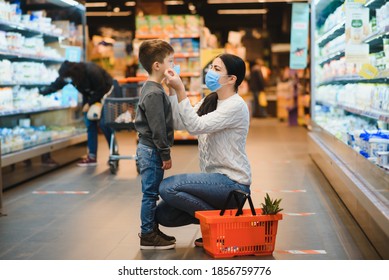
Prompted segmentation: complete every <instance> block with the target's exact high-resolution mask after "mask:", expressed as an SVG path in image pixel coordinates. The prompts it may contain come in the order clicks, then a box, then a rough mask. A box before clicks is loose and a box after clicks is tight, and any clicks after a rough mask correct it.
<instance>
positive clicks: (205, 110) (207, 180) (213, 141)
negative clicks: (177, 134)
mask: <svg viewBox="0 0 389 280" xmlns="http://www.w3.org/2000/svg"><path fill="white" fill-rule="evenodd" d="M245 72H246V69H245V63H244V61H243V60H242V59H241V58H239V57H238V56H235V55H232V54H222V55H220V56H218V57H216V58H215V59H214V60H213V62H212V64H211V66H210V70H209V71H208V72H207V74H206V77H205V83H206V85H207V87H208V88H209V89H210V90H211V91H212V93H211V94H209V95H208V96H207V97H206V98H204V99H203V100H202V101H200V102H199V103H198V104H197V105H195V106H194V107H192V105H191V103H190V101H189V99H188V98H187V96H186V93H185V88H184V85H183V83H182V81H181V79H180V77H179V75H178V74H177V73H175V72H174V71H173V70H172V69H168V70H167V71H166V73H165V77H166V84H167V85H168V87H169V90H170V95H171V96H170V97H169V98H170V101H171V103H172V108H173V120H174V126H175V129H186V130H187V131H188V132H189V133H191V134H192V135H198V142H199V144H198V145H199V154H200V168H201V173H190V174H179V175H174V176H171V177H168V178H166V179H164V180H163V181H162V183H161V185H160V188H159V191H160V195H161V198H162V199H163V201H161V202H160V203H159V204H158V207H157V212H156V217H157V221H158V222H159V223H160V224H162V225H164V226H168V227H176V226H184V225H188V224H198V223H199V222H198V220H197V219H196V218H195V211H199V210H213V209H221V208H222V207H223V206H224V203H225V201H226V199H227V196H228V194H229V193H230V192H231V191H232V190H242V191H245V192H247V193H250V184H251V170H250V163H249V160H248V158H247V154H246V151H245V149H246V139H247V134H248V130H249V120H250V116H249V110H248V107H247V104H246V103H245V101H244V100H243V99H242V97H241V96H240V95H239V94H237V91H238V86H239V85H240V84H241V83H242V81H243V79H244V77H245ZM228 207H236V205H235V202H231V203H230V205H229V206H228ZM195 245H196V246H202V239H201V238H199V239H197V240H196V242H195Z"/></svg>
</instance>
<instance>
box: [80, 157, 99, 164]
mask: <svg viewBox="0 0 389 280" xmlns="http://www.w3.org/2000/svg"><path fill="white" fill-rule="evenodd" d="M77 165H78V166H96V165H97V161H96V159H95V158H90V157H86V158H84V159H82V160H80V161H79V162H78V163H77Z"/></svg>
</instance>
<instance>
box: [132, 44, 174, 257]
mask: <svg viewBox="0 0 389 280" xmlns="http://www.w3.org/2000/svg"><path fill="white" fill-rule="evenodd" d="M173 55H174V50H173V48H172V46H171V45H170V44H169V43H167V42H165V41H163V40H146V41H144V42H143V43H142V44H141V46H140V48H139V61H140V63H141V64H142V66H143V68H144V69H145V70H146V71H147V73H148V74H149V77H148V79H147V81H146V82H145V84H144V85H143V87H142V90H141V94H140V100H139V104H138V109H137V112H136V117H135V128H136V130H137V131H138V135H139V144H138V147H137V150H136V154H137V159H138V163H139V171H140V175H141V177H142V192H143V198H142V207H141V233H140V234H139V237H140V248H141V249H159V250H164V249H171V248H174V247H175V242H176V239H175V238H174V237H173V236H168V235H166V234H164V233H162V232H161V231H160V230H159V228H158V224H157V223H156V222H155V209H156V206H157V200H158V199H159V192H158V189H159V184H160V183H161V181H162V179H163V175H164V171H165V170H168V169H170V168H171V167H172V160H171V158H170V147H171V146H172V145H173V141H174V130H173V117H172V108H171V105H170V101H169V99H168V97H167V95H166V93H165V90H164V88H163V87H162V84H161V83H162V80H163V79H164V73H165V70H166V69H168V68H170V67H172V64H173V61H174V57H173Z"/></svg>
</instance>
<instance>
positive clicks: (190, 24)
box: [185, 15, 200, 36]
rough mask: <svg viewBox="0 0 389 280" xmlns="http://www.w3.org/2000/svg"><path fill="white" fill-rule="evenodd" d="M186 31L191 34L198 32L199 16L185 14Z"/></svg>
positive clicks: (197, 33)
mask: <svg viewBox="0 0 389 280" xmlns="http://www.w3.org/2000/svg"><path fill="white" fill-rule="evenodd" d="M185 24H186V33H187V34H190V35H192V36H198V35H199V34H200V17H199V16H197V15H185Z"/></svg>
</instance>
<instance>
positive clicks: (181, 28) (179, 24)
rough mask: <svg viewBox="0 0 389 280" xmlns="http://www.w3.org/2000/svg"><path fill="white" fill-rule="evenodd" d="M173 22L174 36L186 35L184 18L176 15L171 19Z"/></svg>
mask: <svg viewBox="0 0 389 280" xmlns="http://www.w3.org/2000/svg"><path fill="white" fill-rule="evenodd" d="M172 18H173V20H174V34H176V35H177V36H184V35H185V34H187V33H186V23H185V16H181V15H177V16H173V17H172Z"/></svg>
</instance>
